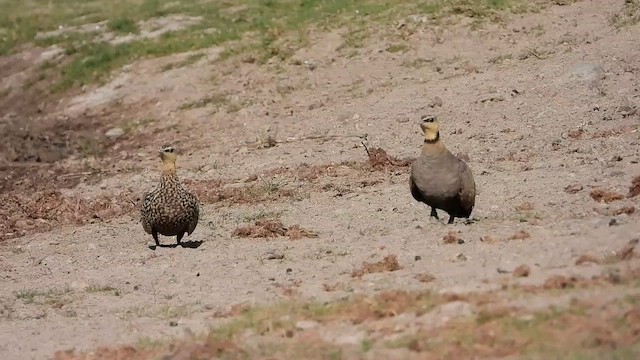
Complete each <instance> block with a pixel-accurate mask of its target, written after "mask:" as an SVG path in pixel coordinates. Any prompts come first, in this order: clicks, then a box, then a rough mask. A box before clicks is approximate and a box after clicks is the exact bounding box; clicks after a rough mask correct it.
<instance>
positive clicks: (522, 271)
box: [513, 264, 531, 277]
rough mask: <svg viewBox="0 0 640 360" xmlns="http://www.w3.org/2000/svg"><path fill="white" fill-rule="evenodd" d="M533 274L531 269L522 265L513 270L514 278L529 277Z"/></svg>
mask: <svg viewBox="0 0 640 360" xmlns="http://www.w3.org/2000/svg"><path fill="white" fill-rule="evenodd" d="M529 274H531V268H530V267H529V266H528V265H524V264H523V265H520V266H518V267H517V268H515V269H514V270H513V277H527V276H529Z"/></svg>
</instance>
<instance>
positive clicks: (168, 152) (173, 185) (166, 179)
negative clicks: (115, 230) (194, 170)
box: [141, 145, 200, 246]
mask: <svg viewBox="0 0 640 360" xmlns="http://www.w3.org/2000/svg"><path fill="white" fill-rule="evenodd" d="M176 158H177V154H176V150H175V148H174V147H173V146H171V145H163V146H162V147H161V148H160V159H162V176H161V177H160V185H159V186H158V187H157V188H156V189H155V190H153V191H151V192H149V193H147V194H146V195H145V197H144V201H143V203H142V209H141V215H142V216H141V217H142V227H143V228H144V231H145V232H147V234H151V235H152V236H153V239H154V240H155V242H156V246H160V242H159V241H158V234H161V235H164V236H177V240H178V245H180V241H181V240H182V237H183V236H184V233H185V232H186V233H187V234H189V235H191V233H192V232H193V231H194V230H195V228H196V226H197V225H198V217H199V214H200V207H199V205H198V198H197V197H196V196H195V195H194V194H192V193H190V192H188V191H187V190H185V189H184V188H183V187H182V185H181V184H180V181H179V180H178V176H177V174H176Z"/></svg>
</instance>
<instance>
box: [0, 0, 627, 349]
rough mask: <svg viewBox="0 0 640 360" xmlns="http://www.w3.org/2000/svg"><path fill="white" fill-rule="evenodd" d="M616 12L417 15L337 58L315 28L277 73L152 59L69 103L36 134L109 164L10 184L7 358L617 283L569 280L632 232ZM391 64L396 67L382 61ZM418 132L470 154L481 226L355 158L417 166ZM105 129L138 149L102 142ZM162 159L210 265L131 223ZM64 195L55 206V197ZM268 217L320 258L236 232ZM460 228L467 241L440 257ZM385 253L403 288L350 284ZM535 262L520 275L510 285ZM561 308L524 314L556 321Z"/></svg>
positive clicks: (594, 5) (622, 45) (27, 174)
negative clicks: (299, 314)
mask: <svg viewBox="0 0 640 360" xmlns="http://www.w3.org/2000/svg"><path fill="white" fill-rule="evenodd" d="M623 5H624V1H621V0H615V1H614V0H606V1H595V0H594V1H579V2H575V3H571V4H568V5H565V6H559V5H553V6H550V7H548V8H546V9H544V10H543V11H542V12H540V13H534V14H523V15H505V18H506V19H507V20H506V21H505V22H504V23H499V24H484V25H483V26H480V27H477V28H476V27H473V26H470V25H469V24H468V22H469V21H468V20H466V19H465V18H462V17H461V18H455V19H454V20H452V24H429V26H427V24H425V23H424V22H423V21H424V20H423V19H421V18H420V16H419V15H416V16H414V17H409V18H407V19H403V22H401V23H399V24H394V25H393V26H387V27H384V28H380V29H372V30H371V32H372V35H371V36H370V37H369V38H368V39H366V40H364V44H363V47H360V48H357V49H355V51H354V50H353V49H346V50H345V49H344V48H343V47H341V45H342V43H343V41H344V38H343V31H342V30H341V31H334V32H329V33H326V32H321V31H319V30H317V31H312V32H311V35H310V38H311V40H310V44H309V46H307V47H305V48H303V49H301V50H298V51H297V52H296V53H295V54H294V55H293V56H292V57H291V58H290V59H288V60H286V61H284V62H279V61H273V62H270V63H268V64H266V65H259V64H257V63H252V62H251V61H248V60H247V59H244V60H245V61H240V59H237V58H231V59H227V60H224V61H220V62H212V61H214V60H215V59H216V58H217V57H218V56H219V54H220V49H210V50H209V51H207V52H206V56H203V57H202V58H200V59H199V60H198V61H196V62H194V63H192V64H189V65H187V66H183V67H175V68H171V69H168V70H167V64H172V63H176V62H179V61H181V60H183V59H184V58H186V57H188V56H189V54H179V55H174V56H170V57H165V58H156V59H148V60H142V61H139V62H136V63H133V64H131V65H129V66H127V67H126V68H125V69H124V70H122V71H121V72H118V73H116V74H114V75H113V77H112V80H111V81H110V82H108V83H107V84H104V85H103V86H100V87H98V86H96V87H93V88H91V87H90V88H87V89H85V90H84V92H83V93H79V94H75V95H76V96H69V97H67V98H64V99H63V101H61V102H60V103H58V104H56V105H55V106H53V105H52V107H51V109H50V110H51V111H50V112H49V113H48V114H47V116H48V117H49V118H66V119H71V120H73V119H83V118H84V119H91V123H90V124H85V125H83V126H87V129H89V130H86V131H91V132H92V133H93V134H97V135H96V136H97V139H99V140H97V142H98V143H99V146H100V149H103V150H101V151H103V153H100V154H99V156H97V157H96V158H95V159H93V158H90V159H89V160H87V159H81V158H78V157H73V156H72V157H66V154H61V155H59V156H57V157H60V158H62V160H58V159H57V158H56V159H55V160H57V161H58V162H57V163H55V164H54V165H51V166H52V167H47V168H46V169H44V170H38V169H32V168H27V169H24V168H20V167H18V166H17V165H15V164H14V165H6V166H5V167H3V168H2V171H3V174H4V176H3V178H4V181H5V182H4V184H3V186H2V189H3V194H2V196H3V200H4V202H5V204H7V206H6V208H5V210H3V211H5V214H4V215H6V219H8V220H7V222H6V223H3V225H2V226H3V227H2V228H1V229H2V232H3V234H4V235H3V237H5V238H6V240H5V241H4V242H3V244H2V253H1V254H0V277H1V278H2V284H3V285H2V291H1V293H0V298H1V301H0V303H1V304H2V305H1V306H0V317H1V318H2V321H1V322H0V337H1V338H2V339H4V341H3V342H2V343H0V357H1V358H3V359H17V358H21V359H32V358H33V359H44V358H50V357H51V356H52V355H53V353H54V352H55V351H58V350H65V349H70V348H75V349H77V350H82V351H85V350H90V349H93V348H95V347H98V346H111V345H119V344H131V343H137V344H143V343H144V342H151V341H152V340H163V341H165V340H169V339H176V338H180V337H182V336H183V335H184V334H185V331H187V329H188V330H189V331H193V332H196V333H197V332H202V331H206V330H207V329H208V328H209V326H211V325H215V324H219V323H221V322H223V321H224V319H221V318H220V313H221V312H225V311H227V310H228V309H230V308H231V306H233V305H236V304H246V305H250V306H253V305H265V304H270V303H275V302H277V301H281V300H285V299H290V298H295V299H298V300H300V299H302V300H305V301H306V300H314V301H315V300H317V301H328V300H335V299H339V298H343V297H345V296H347V295H350V294H368V295H373V294H376V293H379V292H380V291H387V290H393V289H402V290H424V289H434V290H435V291H436V292H468V291H481V290H492V289H494V290H495V289H501V285H502V284H503V283H504V282H505V281H507V282H509V281H512V282H514V281H515V282H519V283H521V284H542V283H544V281H545V280H547V279H548V278H549V277H550V276H552V275H564V276H567V277H570V276H572V275H578V276H583V277H585V278H589V277H591V276H592V275H598V274H601V273H602V272H603V271H604V270H606V269H609V268H610V267H612V266H613V267H615V266H618V265H619V264H618V265H616V264H617V263H616V264H614V263H606V261H605V263H603V264H591V265H587V266H585V265H584V264H582V265H576V260H577V259H578V258H579V257H580V256H581V255H584V254H592V255H593V256H594V257H597V258H598V259H602V258H607V257H608V256H612V255H615V254H617V253H616V251H619V250H620V249H622V248H623V247H624V246H625V244H627V243H628V242H629V241H630V240H632V239H633V238H637V237H638V234H639V232H640V222H638V209H637V207H638V205H639V204H638V199H640V197H638V196H635V197H628V194H629V192H630V190H629V188H630V186H631V184H632V181H633V179H634V177H636V176H638V175H640V165H639V164H638V162H639V161H640V153H639V152H638V145H639V140H640V137H639V136H640V135H639V133H638V125H639V121H640V110H638V112H634V109H636V108H638V107H640V91H639V88H640V84H639V83H638V79H639V78H638V72H639V71H640V63H639V62H638V60H637V59H639V58H640V47H638V45H637V44H638V41H637V39H638V38H639V37H640V28H638V26H637V25H636V26H629V27H622V28H616V27H614V26H612V24H611V16H612V14H613V13H615V12H618V11H620V9H622V7H623ZM399 39H401V40H399ZM398 43H402V44H406V49H404V50H401V51H389V49H390V47H391V46H393V45H396V44H398ZM249 60H250V59H249ZM212 79H215V81H214V80H212ZM72 95H73V94H72ZM425 113H432V114H437V115H438V116H439V118H440V120H441V123H442V127H443V131H442V136H443V139H444V141H445V144H446V145H447V146H448V147H449V148H450V149H451V150H452V151H453V152H454V153H458V152H464V153H466V154H467V155H468V156H469V159H470V160H469V165H470V167H471V168H472V169H473V172H474V175H475V178H476V183H477V188H478V197H477V200H476V204H477V206H476V208H475V210H474V212H473V217H474V219H475V220H476V221H475V222H473V223H472V224H469V225H465V224H464V223H462V222H456V224H454V225H451V226H445V225H443V224H439V223H435V222H433V221H430V220H429V219H428V214H429V211H428V209H427V208H426V207H425V206H423V205H421V204H418V203H416V202H415V201H413V199H412V198H411V196H410V193H409V191H408V182H407V181H408V169H409V168H408V166H406V164H403V163H399V164H396V165H393V164H390V163H389V164H384V165H382V166H380V167H379V168H373V167H371V165H370V164H369V163H368V158H367V153H366V151H365V149H364V147H363V145H362V143H363V141H364V142H365V144H367V146H368V147H370V148H373V147H380V148H382V149H384V150H386V151H387V153H388V154H389V155H392V156H394V157H396V158H397V159H399V160H402V159H405V158H411V157H415V156H417V155H418V153H419V147H420V144H421V137H420V133H419V128H418V126H417V120H418V119H419V118H420V115H421V114H425ZM43 116H44V115H43ZM74 121H75V120H74ZM78 121H79V120H78ZM79 123H81V122H79ZM3 124H4V125H3V126H8V125H6V124H8V122H5V123H3ZM116 126H118V127H121V128H126V129H127V130H126V133H125V134H124V135H122V136H121V137H118V138H116V139H111V138H108V137H106V136H105V135H104V133H105V131H106V130H108V129H110V128H112V127H116ZM51 131H53V132H55V131H57V130H56V129H52V130H51ZM69 131H73V129H71V130H69ZM78 131H85V128H84V127H81V128H80V129H79V130H78ZM12 134H13V133H12ZM67 134H69V135H68V136H70V138H73V137H74V136H79V135H74V134H76V133H73V132H67ZM365 134H366V135H365ZM16 136H18V135H16ZM365 138H366V140H365ZM34 143H36V144H42V142H38V141H35V142H34ZM164 143H172V144H174V145H175V146H176V147H178V148H179V150H180V152H181V156H180V158H179V162H178V167H179V170H178V171H179V175H180V177H181V179H183V180H185V181H186V184H187V185H186V186H188V187H189V188H191V189H194V190H195V191H196V192H197V193H198V194H199V195H200V197H201V199H202V200H203V203H204V204H203V210H202V216H201V220H200V224H199V226H198V228H197V230H196V231H195V233H194V234H193V235H192V236H191V237H190V238H187V240H191V241H198V242H199V241H201V242H202V245H201V246H199V247H197V248H159V249H156V250H155V251H153V250H150V249H149V248H148V247H147V246H148V245H150V244H152V241H153V240H152V239H151V237H150V236H148V235H146V234H145V233H144V232H143V230H142V228H141V226H140V224H139V222H138V218H137V217H138V213H137V210H136V206H137V205H138V204H139V199H140V197H141V196H142V194H143V193H144V191H146V190H148V189H150V188H151V187H152V186H153V185H154V184H155V181H156V180H157V178H158V173H157V169H158V165H159V160H158V158H157V155H156V154H157V148H158V147H159V146H160V145H162V144H164ZM96 146H98V145H96ZM34 151H35V152H36V153H37V151H39V150H34ZM305 164H306V165H305ZM65 174H70V175H65ZM51 176H53V177H56V179H57V180H56V181H54V184H53V185H54V186H55V187H56V188H57V189H59V190H60V193H56V194H51V193H47V192H46V191H47V190H52V188H51V183H47V184H43V183H42V181H43V180H42V179H46V178H48V177H51ZM42 191H44V193H42ZM63 205H64V207H61V206H63ZM10 206H13V207H11V208H10ZM30 212H31V213H34V212H35V214H36V215H30ZM71 213H72V214H73V216H71V217H69V216H68V215H69V214H71ZM68 217H69V218H68ZM261 218H277V219H279V220H280V221H281V222H282V223H283V224H284V225H285V226H292V225H296V224H297V225H300V226H301V227H302V228H304V229H308V230H309V231H312V232H314V233H316V234H317V237H303V238H301V239H290V238H289V237H287V236H284V237H276V238H270V239H263V238H242V237H239V236H234V235H233V233H234V231H235V230H236V229H237V228H238V227H239V226H243V225H247V224H252V223H254V221H255V220H257V219H258V220H259V219H261ZM445 218H446V216H445ZM452 231H453V232H456V233H455V236H456V237H457V238H459V239H462V240H463V241H461V242H460V243H458V241H457V239H456V240H455V241H453V243H452V244H447V243H445V241H443V238H445V236H446V235H447V234H449V233H450V232H452ZM23 234H24V236H20V235H23ZM162 241H163V242H166V243H171V242H173V241H174V240H173V239H168V238H164V239H162ZM387 255H395V256H396V257H397V261H398V264H399V265H400V268H399V269H397V270H395V271H385V272H381V273H374V274H367V275H364V276H361V277H359V276H355V277H354V276H352V272H353V271H354V270H355V269H358V268H360V267H361V265H362V263H363V262H376V261H379V260H381V259H382V258H383V257H385V256H387ZM523 264H524V265H527V266H528V267H529V269H530V274H529V275H528V276H526V277H523V278H521V279H513V276H512V274H511V272H512V271H513V270H514V269H516V268H517V267H518V266H520V265H523ZM622 264H623V265H620V266H625V267H633V266H637V265H638V260H637V258H636V259H634V258H633V256H631V259H630V260H629V259H626V260H625V262H623V263H622ZM417 274H430V275H432V276H433V277H434V278H435V279H434V280H433V281H429V282H426V283H425V282H423V281H420V279H419V278H418V279H417V278H416V275H417ZM423 279H424V278H423ZM328 290H330V291H328ZM634 292H637V287H635V285H629V286H628V287H623V288H622V289H618V290H617V291H616V292H615V294H614V297H624V296H625V295H628V294H630V293H634ZM587 294H588V297H590V298H591V299H592V300H593V301H597V300H598V299H604V298H605V297H606V296H609V295H611V293H608V292H606V291H604V292H599V291H591V292H587ZM555 295H556V294H555V293H551V294H549V295H548V296H546V295H544V294H543V295H541V296H539V297H538V298H537V300H536V301H537V302H538V303H536V304H537V305H536V304H533V303H528V304H524V305H526V306H525V307H527V306H528V307H535V306H539V307H540V308H544V307H546V306H547V305H549V304H551V303H554V302H555V301H556V300H555V299H556V297H555ZM498 296H501V295H500V294H499V292H498ZM504 296H505V297H506V296H507V295H504ZM603 301H604V300H603ZM520 305H522V304H520ZM398 321H400V320H398ZM346 329H347V330H344V331H346V333H349V332H350V330H349V328H346ZM344 336H347V335H344ZM334 340H335V339H334ZM336 341H337V340H336ZM358 341H362V339H359V340H358ZM329 342H331V341H329ZM337 342H338V343H339V341H337ZM381 351H382V350H381ZM381 354H385V353H384V352H380V353H378V356H383V355H381ZM387 355H388V354H387ZM494 355H495V354H494ZM388 356H391V355H388ZM399 356H400V357H402V354H400V355H399Z"/></svg>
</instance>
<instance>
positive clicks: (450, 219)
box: [447, 215, 455, 224]
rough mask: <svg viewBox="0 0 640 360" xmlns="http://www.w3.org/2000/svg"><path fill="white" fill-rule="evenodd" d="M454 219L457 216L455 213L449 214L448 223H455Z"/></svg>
mask: <svg viewBox="0 0 640 360" xmlns="http://www.w3.org/2000/svg"><path fill="white" fill-rule="evenodd" d="M454 219H455V216H453V215H451V216H449V222H448V223H447V224H453V220H454Z"/></svg>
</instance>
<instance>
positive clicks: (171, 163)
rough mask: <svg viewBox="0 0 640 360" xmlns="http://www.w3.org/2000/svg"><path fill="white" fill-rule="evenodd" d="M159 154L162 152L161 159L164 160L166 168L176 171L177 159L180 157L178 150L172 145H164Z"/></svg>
mask: <svg viewBox="0 0 640 360" xmlns="http://www.w3.org/2000/svg"><path fill="white" fill-rule="evenodd" d="M158 152H160V159H162V163H163V164H164V165H165V167H166V166H168V167H173V168H174V169H175V164H176V158H177V157H178V154H177V153H176V149H175V148H174V147H173V146H171V145H162V147H161V148H160V150H158Z"/></svg>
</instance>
